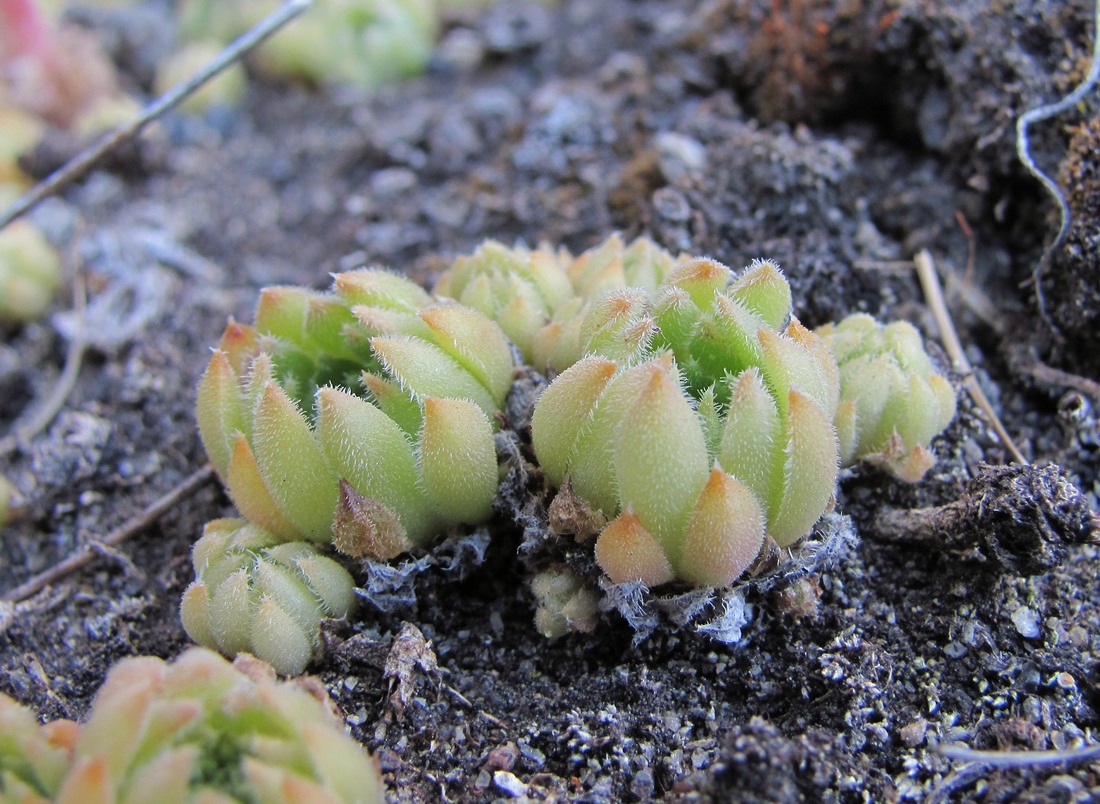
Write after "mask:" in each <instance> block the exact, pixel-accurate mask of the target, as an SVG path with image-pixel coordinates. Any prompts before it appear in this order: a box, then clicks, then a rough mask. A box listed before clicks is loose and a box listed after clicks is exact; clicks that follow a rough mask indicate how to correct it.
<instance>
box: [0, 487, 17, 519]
mask: <svg viewBox="0 0 1100 804" xmlns="http://www.w3.org/2000/svg"><path fill="white" fill-rule="evenodd" d="M15 500H16V488H15V486H14V485H13V484H12V482H11V481H10V480H8V479H7V478H6V477H4V476H3V475H0V528H3V527H4V525H6V524H8V518H9V517H10V516H11V515H12V513H13V509H14V507H15Z"/></svg>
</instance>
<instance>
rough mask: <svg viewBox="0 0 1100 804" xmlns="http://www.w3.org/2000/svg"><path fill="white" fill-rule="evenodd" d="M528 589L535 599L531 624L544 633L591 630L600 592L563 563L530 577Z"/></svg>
mask: <svg viewBox="0 0 1100 804" xmlns="http://www.w3.org/2000/svg"><path fill="white" fill-rule="evenodd" d="M530 585H531V592H532V593H533V594H534V596H535V600H536V601H538V608H537V609H536V610H535V628H537V629H538V630H539V633H540V634H542V635H543V636H545V637H550V638H553V637H560V636H565V635H566V634H568V633H570V632H576V631H579V632H582V633H589V632H591V631H594V630H595V628H596V623H597V621H598V619H599V614H600V608H599V606H600V596H599V593H597V592H596V590H595V589H592V588H591V587H589V586H586V585H585V583H584V581H583V580H582V579H581V578H580V576H578V575H577V574H576V573H575V572H573V571H572V570H571V569H569V568H568V567H565V566H556V567H551V568H549V569H546V570H543V571H542V572H540V573H538V574H536V575H535V576H533V577H532V578H531V584H530Z"/></svg>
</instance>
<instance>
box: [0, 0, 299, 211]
mask: <svg viewBox="0 0 1100 804" xmlns="http://www.w3.org/2000/svg"><path fill="white" fill-rule="evenodd" d="M312 3H313V0H286V2H285V3H284V4H283V5H282V6H281V7H280V8H278V9H277V10H276V11H274V12H272V13H271V14H270V15H268V16H267V17H265V18H264V19H263V20H262V21H261V22H260V23H259V24H258V25H257V26H256V27H255V28H253V29H252V30H250V31H248V32H247V33H246V34H244V35H243V36H241V37H240V38H239V39H237V40H236V41H235V42H233V43H232V44H231V45H229V47H227V48H226V49H225V50H223V51H222V52H221V53H219V54H218V56H217V58H215V59H214V60H213V61H212V62H210V64H208V65H206V67H204V68H203V69H202V70H199V72H198V73H196V74H195V75H194V76H193V77H192V78H190V79H189V80H187V81H185V82H183V83H182V84H179V85H178V86H176V87H174V88H173V89H171V90H169V91H168V92H166V93H165V94H164V95H162V96H161V97H159V98H157V99H156V100H155V101H153V102H152V103H150V104H149V105H148V106H146V107H145V109H144V110H142V112H141V114H140V115H138V116H137V118H135V119H134V120H133V121H132V122H130V123H127V124H126V125H124V126H121V127H120V128H117V129H115V130H114V131H112V132H111V133H110V134H107V135H105V136H103V137H102V138H101V139H100V140H99V141H98V142H96V143H95V144H94V145H92V146H90V147H89V148H87V149H85V150H84V151H82V152H80V153H79V154H77V155H76V156H74V157H73V158H72V159H70V160H69V161H68V162H67V163H65V164H64V165H62V166H61V167H60V168H58V169H57V170H55V171H54V172H53V173H51V174H50V175H49V176H47V177H46V178H45V179H43V180H42V181H40V182H39V183H38V184H36V185H35V186H34V187H33V188H32V189H31V190H29V191H28V192H27V193H26V194H25V195H23V197H22V198H20V199H19V200H18V201H16V202H15V203H14V204H12V206H11V207H10V208H9V209H8V210H7V211H6V212H5V213H4V214H3V215H0V229H3V228H4V227H5V226H7V225H8V224H9V223H11V222H12V221H14V220H15V219H16V218H18V217H20V216H21V215H23V214H25V213H26V212H28V211H30V210H31V209H33V208H34V207H35V206H36V205H37V204H38V203H39V202H41V201H43V200H44V199H46V198H49V197H50V196H51V195H54V194H55V193H57V192H59V191H60V190H62V189H64V188H65V187H67V186H68V185H69V184H72V183H73V182H74V181H76V180H77V179H79V178H80V177H81V176H83V175H84V174H85V173H87V172H88V170H90V169H91V168H92V167H93V166H94V165H95V164H96V162H98V161H99V160H100V159H102V158H103V157H104V156H106V155H107V154H109V153H111V151H114V150H115V149H116V148H118V147H119V146H120V145H123V144H125V143H127V142H129V141H130V140H132V139H133V138H134V137H136V136H137V135H138V134H140V133H141V131H142V130H143V129H144V128H145V127H146V126H148V125H149V124H150V123H152V122H153V121H154V120H156V119H157V118H158V117H160V116H161V115H163V114H164V113H165V112H167V111H169V110H171V109H173V108H175V107H176V106H178V105H179V104H180V103H182V102H183V101H184V100H186V99H187V98H188V97H189V96H190V95H192V94H194V93H195V92H196V91H197V90H198V89H200V88H201V87H202V86H203V85H204V84H205V83H206V82H208V81H209V80H210V79H212V78H214V76H216V75H217V74H218V73H220V72H222V71H223V70H225V69H226V68H227V67H229V66H230V65H232V64H234V63H235V62H237V61H240V60H241V59H242V58H244V57H245V55H247V54H248V52H249V51H251V50H252V49H253V48H255V47H256V46H257V45H259V44H260V43H262V42H263V41H264V40H266V39H268V38H269V37H270V36H272V35H273V34H275V33H276V32H277V31H278V30H279V29H280V28H282V27H283V26H284V25H286V24H287V23H288V22H290V21H291V20H293V19H294V18H295V17H297V16H298V15H299V14H301V13H302V12H303V11H305V10H306V9H307V8H309V6H310V5H312Z"/></svg>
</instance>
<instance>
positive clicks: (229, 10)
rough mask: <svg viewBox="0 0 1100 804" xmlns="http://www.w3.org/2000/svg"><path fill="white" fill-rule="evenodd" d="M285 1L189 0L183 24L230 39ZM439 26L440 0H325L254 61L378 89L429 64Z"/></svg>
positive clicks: (205, 35) (273, 71) (303, 76)
mask: <svg viewBox="0 0 1100 804" xmlns="http://www.w3.org/2000/svg"><path fill="white" fill-rule="evenodd" d="M278 6H279V3H278V2H277V0H260V1H259V2H257V1H256V0H248V2H244V0H229V1H228V2H226V1H225V0H222V1H221V2H218V1H217V0H215V1H213V2H212V0H186V2H183V3H181V4H180V7H179V13H180V29H181V31H182V32H183V35H184V36H185V37H186V38H188V39H190V40H204V41H217V42H223V43H228V42H230V41H231V40H233V39H235V38H236V37H238V36H240V35H241V34H243V33H244V32H245V31H247V30H248V29H249V28H251V27H252V26H254V25H256V24H257V23H258V22H259V21H260V20H261V19H263V18H264V17H265V16H266V15H268V14H270V13H271V12H272V11H274V10H275V9H276V8H278ZM439 26H440V22H439V10H438V8H437V4H436V2H434V0H318V2H316V3H315V4H314V6H313V7H312V8H311V9H310V11H309V13H308V14H306V15H304V16H303V17H302V18H301V19H299V20H297V21H296V22H295V24H294V25H292V26H289V27H288V28H287V29H286V30H284V31H281V32H280V33H279V35H278V36H276V37H273V38H272V39H271V41H269V42H266V43H264V45H263V46H262V47H260V48H259V49H258V50H257V52H256V54H255V56H254V57H253V58H252V63H253V64H254V65H255V66H256V68H257V69H259V70H261V71H262V72H264V73H267V74H268V75H273V76H276V77H279V78H284V79H294V80H298V81H304V82H306V83H309V84H313V85H322V84H332V83H348V84H353V85H356V86H361V87H364V88H366V89H373V88H375V87H378V86H381V85H383V84H386V83H389V82H392V81H395V80H398V79H400V78H405V77H408V76H412V75H416V74H418V73H420V72H421V71H423V69H424V68H425V67H426V66H427V64H428V60H429V59H430V58H431V54H432V50H433V48H434V46H435V40H436V37H437V35H438V30H439Z"/></svg>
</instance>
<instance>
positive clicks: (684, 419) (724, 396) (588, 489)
mask: <svg viewBox="0 0 1100 804" xmlns="http://www.w3.org/2000/svg"><path fill="white" fill-rule="evenodd" d="M728 280H729V272H728V270H727V269H725V268H724V267H722V266H719V265H718V264H717V263H713V262H711V261H709V260H696V261H691V262H687V263H684V264H683V265H681V266H680V267H679V268H678V269H677V270H676V271H675V272H674V273H673V275H672V276H670V277H669V279H668V282H667V283H666V287H665V288H664V289H662V291H661V292H659V293H658V301H657V302H656V303H655V305H654V307H655V311H656V314H655V315H654V316H653V320H654V321H655V322H656V327H657V331H656V333H655V334H654V336H653V342H654V343H655V344H663V345H665V347H666V348H665V350H664V351H661V352H658V354H657V356H656V357H653V358H651V359H649V360H647V361H645V362H642V363H637V364H635V365H630V364H629V363H625V364H624V363H620V362H619V361H616V360H610V359H607V358H605V357H602V356H600V355H598V354H591V355H589V356H588V357H585V358H583V359H582V360H580V361H579V362H577V363H576V364H575V365H573V366H572V367H570V368H569V369H567V370H566V371H564V372H563V373H562V374H560V375H559V376H558V377H557V378H556V379H555V380H554V382H553V383H552V384H551V385H550V387H549V388H547V390H546V391H545V393H544V394H543V396H542V397H541V398H540V400H539V402H538V404H537V405H536V408H535V412H534V415H533V418H532V437H533V440H534V447H535V452H536V454H537V456H538V459H539V463H540V465H541V466H542V469H543V471H544V472H545V474H546V476H547V479H548V480H549V482H550V483H551V484H552V485H554V486H561V485H563V484H564V483H565V482H566V480H567V479H568V481H569V483H570V485H571V487H572V491H573V492H574V493H575V494H576V495H577V496H578V497H580V498H581V499H582V500H584V501H585V502H587V503H588V504H589V505H590V506H591V507H592V508H594V509H598V510H600V511H602V513H603V514H604V515H605V516H606V517H608V518H609V519H611V521H610V522H609V524H608V525H607V526H606V527H605V528H604V529H603V531H602V532H601V533H600V536H599V539H598V541H597V543H596V558H597V561H598V562H599V564H600V566H601V567H602V568H603V569H604V571H605V572H607V574H608V575H609V576H610V577H611V579H612V580H613V581H615V582H617V583H618V582H623V581H628V580H635V579H637V580H642V581H644V582H646V583H647V584H648V585H655V584H659V583H664V582H666V581H670V580H673V579H679V580H683V581H687V582H688V583H691V584H693V585H696V586H726V585H728V584H730V583H731V582H732V581H733V580H735V579H736V578H737V577H738V576H740V575H741V574H742V573H743V572H744V571H745V570H746V569H747V568H748V567H749V565H751V563H752V562H753V561H754V560H755V558H756V556H757V554H758V553H759V552H760V549H761V547H762V545H763V543H764V538H765V534H766V535H767V536H768V537H770V538H771V539H772V540H773V541H775V542H776V543H777V544H778V545H779V546H781V547H785V546H788V545H791V544H793V543H794V542H796V541H798V540H799V539H801V538H802V537H803V536H805V535H806V534H807V533H808V532H809V530H810V529H811V528H812V526H813V524H814V523H815V522H816V521H817V520H818V519H819V518H820V517H821V515H822V514H823V513H825V511H826V509H827V508H828V505H829V503H830V500H831V498H832V494H833V490H834V488H835V485H836V475H837V464H838V445H837V437H836V433H835V431H834V429H833V425H832V416H833V411H834V410H835V408H836V404H837V397H838V394H839V391H838V388H837V370H836V365H835V363H834V362H833V360H832V357H831V356H830V355H829V352H828V350H826V349H825V348H824V345H823V344H822V343H821V342H820V340H819V339H818V338H817V337H816V336H814V335H813V333H811V332H809V331H808V330H806V329H805V328H804V327H802V326H801V324H799V323H798V321H797V319H794V318H793V317H791V316H790V291H789V289H788V288H787V285H786V282H785V281H784V280H783V279H782V276H781V275H780V274H779V273H778V271H777V270H776V269H775V268H774V266H772V265H770V264H761V265H758V266H754V268H753V269H751V270H750V271H749V272H747V273H746V274H745V275H744V276H742V277H741V278H740V279H738V280H737V281H736V282H734V283H733V285H732V286H730V287H728V288H727V287H726V285H727V282H728ZM670 300H671V301H670ZM788 320H789V323H788ZM674 325H675V326H674ZM781 327H784V328H783V329H782V330H781ZM683 364H686V365H687V368H684V369H682V368H681V366H682V365H683ZM689 391H690V393H689Z"/></svg>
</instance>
